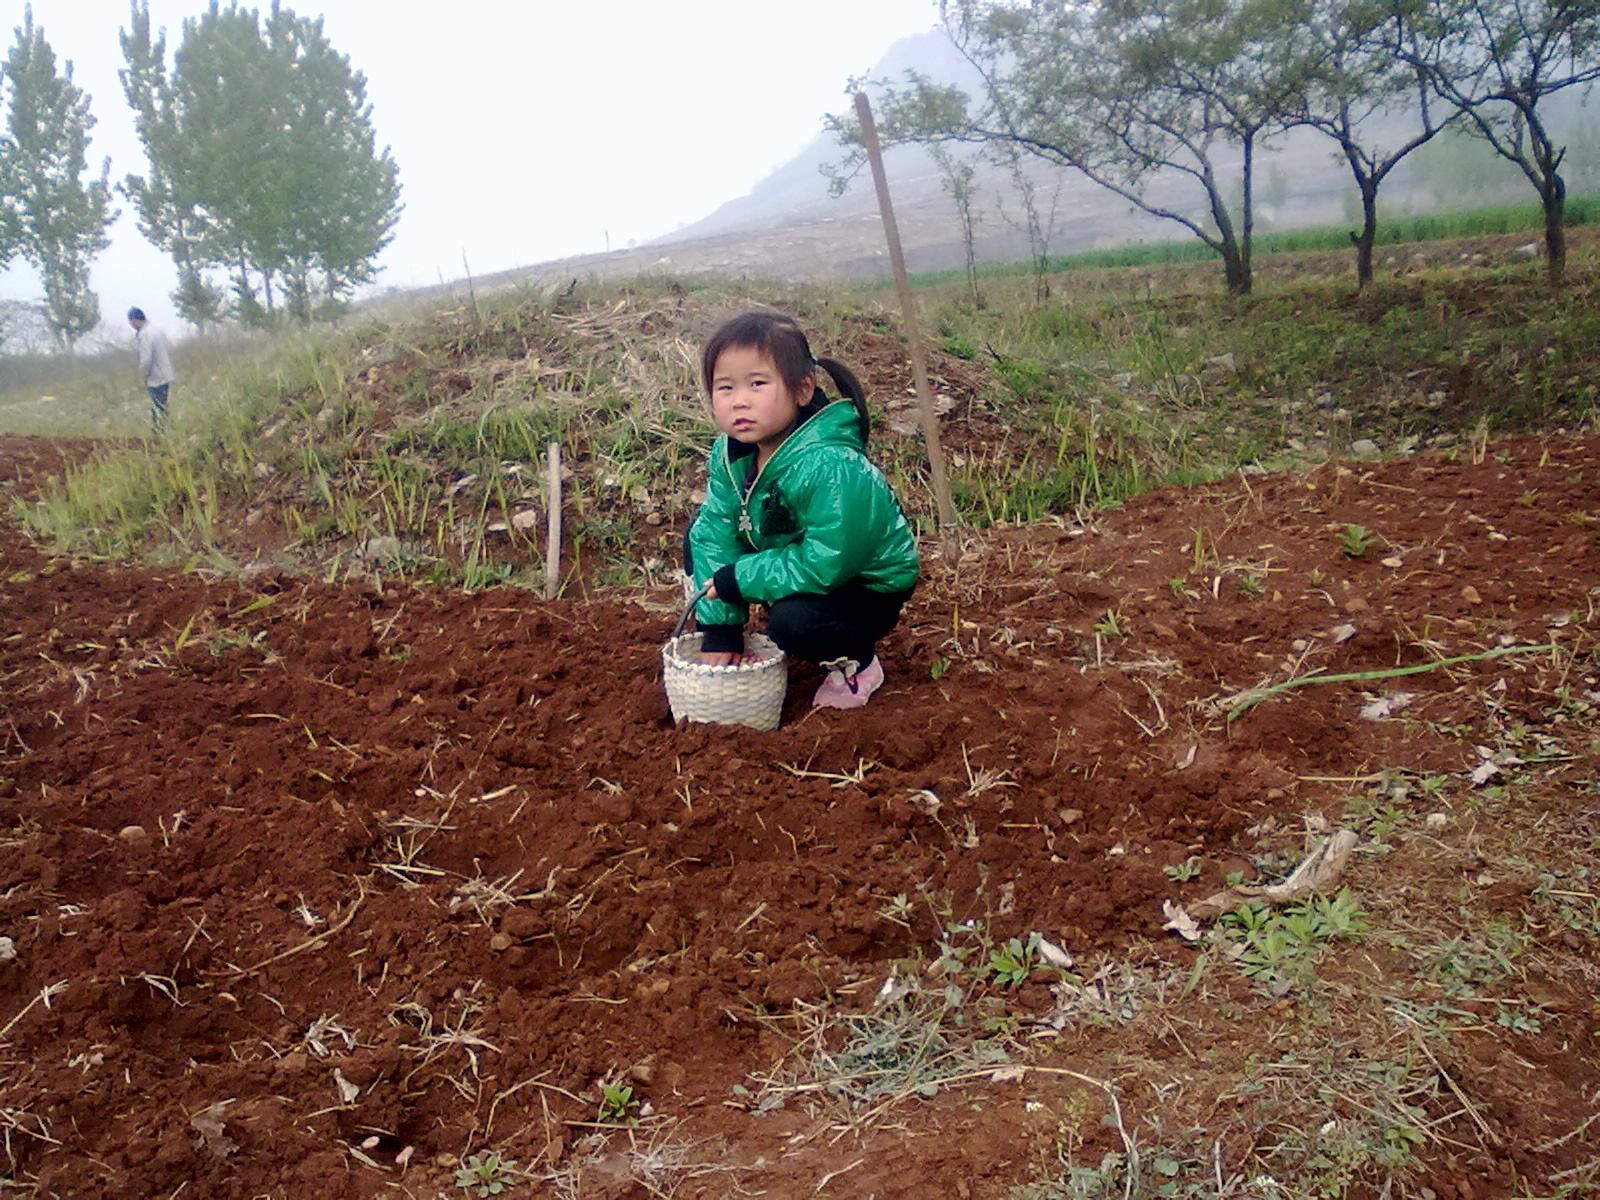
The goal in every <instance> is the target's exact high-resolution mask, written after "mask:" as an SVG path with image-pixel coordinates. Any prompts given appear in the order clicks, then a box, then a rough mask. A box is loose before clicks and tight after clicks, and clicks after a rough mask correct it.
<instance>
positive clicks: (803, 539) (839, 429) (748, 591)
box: [689, 401, 920, 625]
mask: <svg viewBox="0 0 1600 1200" xmlns="http://www.w3.org/2000/svg"><path fill="white" fill-rule="evenodd" d="M755 451H756V448H755V447H754V446H747V445H742V444H740V443H738V442H731V441H730V439H729V438H728V436H727V435H726V434H723V435H722V436H721V437H719V438H717V440H716V443H715V445H713V446H712V448H711V463H710V472H709V473H710V478H709V480H708V482H707V486H706V502H705V504H704V505H702V506H701V508H700V512H699V515H697V516H696V517H695V519H694V524H693V525H691V526H690V528H689V554H690V558H691V560H692V563H693V568H694V577H695V582H696V583H697V584H704V583H705V582H706V581H707V580H708V579H710V578H711V576H712V575H713V574H715V573H716V571H717V569H718V568H719V567H722V566H724V565H726V564H728V563H733V564H734V576H735V579H736V580H737V581H738V585H739V591H740V592H741V593H742V595H743V598H744V599H745V600H746V601H749V602H751V603H755V604H770V603H771V602H773V601H774V600H782V599H783V598H784V597H785V596H795V595H801V594H819V593H825V592H831V591H833V590H834V589H835V588H838V587H842V586H843V585H844V584H847V583H850V582H851V581H853V580H860V581H861V582H862V583H864V584H865V585H866V586H867V587H870V588H872V589H873V590H875V591H880V592H908V591H910V590H911V588H912V585H913V584H915V583H916V582H917V573H918V568H919V565H920V560H919V559H918V557H917V540H916V538H915V536H914V535H913V534H912V532H911V527H910V526H909V525H907V524H906V518H905V514H904V513H902V512H901V511H900V504H899V502H898V501H896V500H895V497H894V493H893V492H892V491H890V490H889V483H888V481H887V480H885V479H884V477H883V472H882V471H880V470H878V468H877V467H875V466H874V465H873V464H872V462H871V460H870V459H868V458H867V456H866V454H865V453H864V451H865V445H864V443H863V441H862V438H861V424H860V419H859V416H858V414H857V413H856V409H855V406H854V405H852V404H850V403H849V402H848V401H834V402H832V403H829V404H826V405H824V406H822V407H821V408H820V409H817V410H816V411H815V412H814V414H813V415H812V416H811V417H810V418H809V419H807V420H805V421H804V422H803V423H802V424H801V426H800V427H799V428H798V429H796V430H795V431H794V432H793V433H791V434H790V435H789V436H788V438H787V439H786V440H785V441H784V443H783V444H782V445H781V446H779V447H778V448H777V450H775V451H773V454H772V457H771V458H769V459H768V460H767V461H766V463H765V465H763V466H762V468H761V471H760V474H759V475H758V477H757V478H756V480H755V483H754V484H753V485H752V486H751V487H750V488H749V491H748V494H747V493H746V490H745V485H746V483H747V482H748V481H749V479H750V472H751V471H753V470H754V469H755V461H756V454H755ZM748 615H749V614H748V610H747V609H746V608H745V606H743V605H738V604H728V603H725V602H723V601H721V600H702V601H701V602H700V603H699V605H698V606H697V607H696V609H695V617H696V618H697V619H698V621H699V622H700V624H701V625H743V624H744V622H745V619H746V618H747V616H748Z"/></svg>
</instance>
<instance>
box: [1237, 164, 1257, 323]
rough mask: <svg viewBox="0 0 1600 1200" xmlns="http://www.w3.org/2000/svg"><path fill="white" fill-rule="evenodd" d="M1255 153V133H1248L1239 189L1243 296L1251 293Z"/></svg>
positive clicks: (1240, 257) (1254, 219)
mask: <svg viewBox="0 0 1600 1200" xmlns="http://www.w3.org/2000/svg"><path fill="white" fill-rule="evenodd" d="M1255 153H1256V139H1255V135H1254V134H1246V135H1245V139H1244V164H1243V173H1244V178H1243V179H1242V180H1241V181H1240V189H1239V195H1240V200H1239V207H1240V208H1242V209H1243V210H1244V211H1243V212H1242V213H1240V214H1239V223H1240V225H1241V226H1243V228H1244V236H1243V237H1242V238H1240V239H1239V262H1240V264H1241V265H1242V267H1243V268H1244V290H1243V291H1241V292H1239V293H1238V294H1239V295H1241V296H1248V295H1249V294H1250V282H1251V280H1250V243H1251V240H1252V237H1253V235H1254V233H1255V227H1256V208H1255Z"/></svg>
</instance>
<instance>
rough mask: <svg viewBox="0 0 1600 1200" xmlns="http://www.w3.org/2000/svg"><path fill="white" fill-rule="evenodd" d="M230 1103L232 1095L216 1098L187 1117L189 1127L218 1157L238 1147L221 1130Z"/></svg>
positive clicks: (224, 1155) (228, 1153) (230, 1152)
mask: <svg viewBox="0 0 1600 1200" xmlns="http://www.w3.org/2000/svg"><path fill="white" fill-rule="evenodd" d="M232 1103H233V1098H232V1097H229V1098H228V1099H227V1100H218V1101H217V1102H216V1103H215V1104H208V1105H206V1106H205V1107H204V1108H202V1109H201V1110H200V1111H199V1112H197V1113H195V1114H194V1115H193V1116H191V1117H190V1118H189V1126H190V1128H192V1129H193V1130H194V1131H195V1132H196V1133H198V1134H199V1135H200V1140H201V1141H202V1142H203V1143H204V1144H205V1148H206V1149H207V1150H209V1151H211V1153H213V1154H215V1155H216V1156H217V1157H218V1158H227V1157H228V1155H230V1154H232V1153H233V1152H234V1151H235V1150H237V1149H238V1148H239V1143H238V1142H236V1141H234V1140H233V1139H232V1138H230V1137H229V1136H228V1135H227V1134H226V1133H224V1132H223V1131H222V1126H223V1122H224V1121H225V1120H226V1119H227V1111H228V1105H230V1104H232Z"/></svg>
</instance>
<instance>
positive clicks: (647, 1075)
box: [628, 1058, 656, 1087]
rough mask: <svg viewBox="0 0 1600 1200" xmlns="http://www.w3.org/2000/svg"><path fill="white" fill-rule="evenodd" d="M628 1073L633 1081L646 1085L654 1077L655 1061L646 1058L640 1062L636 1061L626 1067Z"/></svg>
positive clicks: (648, 1084)
mask: <svg viewBox="0 0 1600 1200" xmlns="http://www.w3.org/2000/svg"><path fill="white" fill-rule="evenodd" d="M628 1074H629V1075H630V1076H631V1077H632V1078H633V1080H634V1082H635V1083H642V1084H644V1085H645V1086H646V1087H648V1086H650V1083H651V1082H652V1081H653V1080H654V1079H655V1077H656V1066H655V1063H654V1062H652V1061H651V1060H650V1059H648V1058H647V1059H645V1060H643V1061H642V1062H636V1063H634V1064H633V1066H631V1067H629V1068H628Z"/></svg>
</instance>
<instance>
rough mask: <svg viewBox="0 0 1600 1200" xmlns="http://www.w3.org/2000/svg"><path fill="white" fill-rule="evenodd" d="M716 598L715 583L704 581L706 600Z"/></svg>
mask: <svg viewBox="0 0 1600 1200" xmlns="http://www.w3.org/2000/svg"><path fill="white" fill-rule="evenodd" d="M716 598H717V585H716V584H715V583H714V582H709V581H708V582H707V583H706V599H707V600H715V599H716Z"/></svg>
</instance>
